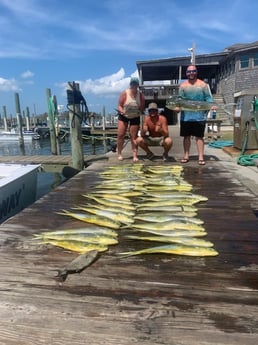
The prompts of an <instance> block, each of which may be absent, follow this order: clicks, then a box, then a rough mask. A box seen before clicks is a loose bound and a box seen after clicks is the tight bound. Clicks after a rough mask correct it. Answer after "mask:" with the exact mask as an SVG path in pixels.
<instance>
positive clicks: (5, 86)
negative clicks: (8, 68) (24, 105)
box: [0, 77, 20, 92]
mask: <svg viewBox="0 0 258 345" xmlns="http://www.w3.org/2000/svg"><path fill="white" fill-rule="evenodd" d="M19 90H20V88H19V86H18V82H17V80H15V79H4V78H1V77H0V91H4V92H8V91H19Z"/></svg>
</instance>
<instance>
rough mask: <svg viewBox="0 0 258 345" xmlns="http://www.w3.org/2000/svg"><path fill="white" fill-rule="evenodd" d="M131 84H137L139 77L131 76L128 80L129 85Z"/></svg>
mask: <svg viewBox="0 0 258 345" xmlns="http://www.w3.org/2000/svg"><path fill="white" fill-rule="evenodd" d="M132 84H137V85H139V79H138V78H136V77H132V78H131V80H130V85H132Z"/></svg>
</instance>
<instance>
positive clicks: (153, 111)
mask: <svg viewBox="0 0 258 345" xmlns="http://www.w3.org/2000/svg"><path fill="white" fill-rule="evenodd" d="M157 111H158V109H149V113H156V112H157Z"/></svg>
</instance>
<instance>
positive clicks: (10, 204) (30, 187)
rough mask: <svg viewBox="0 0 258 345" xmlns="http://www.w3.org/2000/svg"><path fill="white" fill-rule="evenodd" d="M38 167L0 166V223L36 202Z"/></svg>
mask: <svg viewBox="0 0 258 345" xmlns="http://www.w3.org/2000/svg"><path fill="white" fill-rule="evenodd" d="M38 168H39V165H21V164H4V163H3V164H0V223H2V222H4V221H5V220H6V219H8V218H10V217H12V216H14V215H15V214H17V213H18V212H20V211H22V210H23V209H24V208H26V207H28V206H29V205H31V204H32V203H33V202H34V201H35V200H36V193H37V171H38Z"/></svg>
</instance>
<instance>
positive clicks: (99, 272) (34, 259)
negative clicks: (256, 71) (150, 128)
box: [0, 126, 258, 345]
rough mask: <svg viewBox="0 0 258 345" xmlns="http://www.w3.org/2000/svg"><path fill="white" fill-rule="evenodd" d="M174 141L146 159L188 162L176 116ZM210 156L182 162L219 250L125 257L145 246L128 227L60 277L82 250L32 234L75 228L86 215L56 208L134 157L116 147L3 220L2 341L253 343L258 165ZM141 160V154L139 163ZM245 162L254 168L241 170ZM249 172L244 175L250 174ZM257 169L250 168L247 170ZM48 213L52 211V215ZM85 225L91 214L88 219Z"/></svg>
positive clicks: (209, 152)
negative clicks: (167, 151) (77, 269)
mask: <svg viewBox="0 0 258 345" xmlns="http://www.w3.org/2000/svg"><path fill="white" fill-rule="evenodd" d="M170 131H171V134H172V137H173V139H174V146H173V149H172V152H171V155H170V157H169V161H168V162H167V163H163V162H162V160H161V153H162V152H161V151H160V148H159V147H155V152H154V153H155V159H154V160H153V161H152V162H151V161H149V160H146V159H145V155H144V154H143V152H140V154H139V158H140V164H143V165H144V166H146V167H149V166H152V165H153V166H155V165H159V166H160V165H163V166H164V167H166V166H170V167H173V166H177V165H180V163H179V161H180V159H181V153H182V147H181V145H182V142H181V139H180V138H179V136H178V127H177V126H171V127H170ZM205 150H206V151H205V159H206V165H205V166H203V167H200V166H198V164H197V157H196V152H195V151H194V148H193V152H192V155H191V157H190V161H189V163H187V164H185V165H183V176H184V179H185V180H186V181H187V182H188V183H190V184H191V185H193V186H194V192H195V193H198V194H200V195H204V196H206V197H207V198H208V201H206V202H203V203H200V204H198V217H199V218H200V219H201V220H203V221H204V226H205V229H206V231H207V239H208V240H209V241H212V242H213V243H214V248H215V249H216V250H217V251H218V253H219V254H218V256H215V257H187V256H180V255H168V254H149V255H139V256H132V257H130V258H123V259H122V258H120V257H119V256H118V254H119V253H121V252H125V251H128V250H133V249H140V248H142V246H141V245H140V244H139V242H137V243H136V242H135V241H132V240H129V239H127V238H126V236H125V232H124V231H123V230H119V244H118V245H114V246H111V247H109V250H108V251H107V252H105V253H102V254H101V255H100V257H99V259H98V260H97V261H96V262H94V263H93V264H92V265H91V266H89V267H88V268H86V269H85V270H84V271H83V272H81V273H80V274H72V275H69V276H68V277H67V279H66V281H64V282H63V283H60V282H58V281H57V279H56V274H57V271H58V270H62V269H63V268H64V267H65V266H66V265H67V264H69V263H70V262H71V261H72V260H74V259H75V258H76V257H77V256H78V255H77V254H76V253H74V252H71V251H68V250H64V249H62V248H58V247H55V246H52V245H46V244H43V243H41V244H40V243H37V242H35V240H34V241H33V237H34V235H35V234H39V233H41V232H43V231H50V230H58V229H59V230H61V229H72V228H73V229H75V228H78V227H81V226H82V223H81V222H80V221H78V220H75V219H72V218H69V217H64V216H62V215H59V214H57V213H58V212H59V211H60V210H63V209H65V210H67V209H71V208H72V207H74V206H76V205H78V204H81V203H82V202H83V200H85V198H84V197H83V196H82V194H86V193H90V192H93V191H94V190H95V188H96V186H97V185H98V184H99V183H100V182H101V181H102V180H103V177H102V175H101V173H102V172H103V171H105V169H108V168H109V167H110V166H114V165H118V164H119V165H120V167H121V168H122V167H123V166H126V165H128V164H132V154H131V148H130V145H128V144H127V145H126V147H125V150H124V158H125V159H124V161H123V162H119V163H118V161H117V154H116V153H113V152H108V153H106V155H105V156H106V159H104V160H96V161H94V162H92V164H90V165H89V166H88V167H87V168H86V169H84V170H83V171H81V172H80V173H78V174H77V175H75V176H74V177H72V178H71V179H69V180H68V181H67V182H65V183H64V184H61V185H60V186H59V187H57V188H56V189H55V190H54V191H52V192H50V193H48V194H47V195H45V196H44V197H42V198H41V199H39V200H38V201H36V202H35V203H34V204H33V205H31V206H30V207H29V208H26V209H25V210H23V211H22V212H20V213H19V214H17V215H16V216H14V217H12V218H10V219H8V220H7V221H6V222H4V223H3V224H1V226H0V230H1V231H0V243H1V251H0V258H1V260H0V266H1V278H0V289H1V297H0V298H1V302H0V312H1V324H0V341H1V342H2V343H3V344H13V345H14V344H17V345H18V344H19V345H23V344H24V345H34V344H39V345H41V344H52V345H58V344H65V345H66V344H67V345H70V344H71V343H72V344H75V345H82V344H85V343H89V344H94V345H98V344H103V343H105V344H107V345H111V344H121V345H132V344H141V345H145V344H146V345H147V344H148V345H149V344H157V345H161V344H171V345H178V344H180V345H190V344H191V345H206V344H214V345H215V344H216V345H229V344H230V345H236V344H245V345H254V344H256V343H257V339H258V326H257V325H258V316H257V315H258V299H257V290H258V278H257V270H258V253H257V243H258V233H257V229H258V227H257V224H258V223H257V222H258V220H257V214H258V204H257V196H258V185H257V183H256V182H255V177H254V179H253V180H250V179H251V176H257V168H256V167H239V166H237V165H236V163H235V160H234V159H233V158H231V157H230V156H228V154H226V153H224V152H221V151H222V150H216V149H213V148H208V147H206V149H205ZM136 165H137V163H136ZM242 169H243V170H244V171H245V173H244V174H242V175H241V171H242ZM244 176H245V177H244ZM247 176H248V177H247ZM46 216H47V221H46ZM85 226H87V224H86V223H85Z"/></svg>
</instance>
